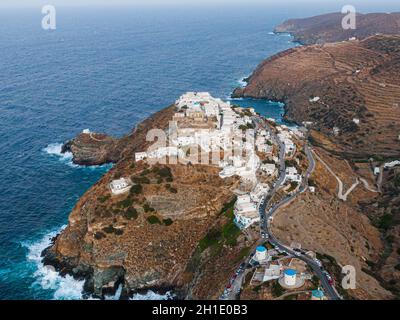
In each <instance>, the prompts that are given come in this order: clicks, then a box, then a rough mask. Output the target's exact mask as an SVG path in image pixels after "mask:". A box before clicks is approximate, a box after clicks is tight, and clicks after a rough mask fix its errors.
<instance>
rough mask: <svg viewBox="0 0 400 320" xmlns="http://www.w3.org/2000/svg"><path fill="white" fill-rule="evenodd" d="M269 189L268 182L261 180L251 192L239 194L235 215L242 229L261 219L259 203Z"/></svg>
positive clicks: (236, 221)
mask: <svg viewBox="0 0 400 320" xmlns="http://www.w3.org/2000/svg"><path fill="white" fill-rule="evenodd" d="M269 190H270V188H269V186H268V185H267V184H264V183H260V182H259V183H257V185H256V186H255V187H254V188H253V190H252V191H251V192H250V193H247V194H244V195H240V196H238V198H237V200H236V203H235V208H234V211H233V213H234V215H235V220H234V222H235V223H236V225H237V226H238V227H239V228H240V229H246V228H248V227H250V226H251V225H252V224H254V223H256V222H259V221H260V214H259V212H258V204H259V203H260V202H261V200H262V199H263V198H264V197H265V195H266V194H267V193H268V191H269Z"/></svg>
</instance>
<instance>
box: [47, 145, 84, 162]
mask: <svg viewBox="0 0 400 320" xmlns="http://www.w3.org/2000/svg"><path fill="white" fill-rule="evenodd" d="M62 146H63V144H62V143H50V144H49V145H48V146H47V147H46V148H44V149H43V151H44V152H46V153H47V154H49V155H52V156H57V157H59V159H60V161H62V162H65V163H67V164H68V165H69V166H72V167H79V166H78V165H76V164H74V163H73V162H72V157H73V155H72V153H71V152H65V153H61V150H62Z"/></svg>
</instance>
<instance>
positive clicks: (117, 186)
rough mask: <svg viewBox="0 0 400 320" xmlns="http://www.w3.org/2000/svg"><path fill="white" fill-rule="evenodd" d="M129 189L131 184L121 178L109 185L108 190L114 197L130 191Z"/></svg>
mask: <svg viewBox="0 0 400 320" xmlns="http://www.w3.org/2000/svg"><path fill="white" fill-rule="evenodd" d="M130 188H131V184H130V182H129V181H128V180H127V179H125V178H121V179H118V180H113V181H112V182H111V183H110V189H111V192H112V193H113V194H114V195H119V194H123V193H125V192H128V191H129V190H130Z"/></svg>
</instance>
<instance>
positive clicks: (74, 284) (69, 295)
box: [22, 226, 84, 300]
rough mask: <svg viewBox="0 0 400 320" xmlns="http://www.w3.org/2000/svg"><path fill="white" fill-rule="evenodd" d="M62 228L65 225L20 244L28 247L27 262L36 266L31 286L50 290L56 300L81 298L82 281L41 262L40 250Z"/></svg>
mask: <svg viewBox="0 0 400 320" xmlns="http://www.w3.org/2000/svg"><path fill="white" fill-rule="evenodd" d="M64 228H65V226H64V227H62V228H61V229H60V230H57V231H53V232H50V233H48V234H46V235H45V236H44V237H43V238H42V239H40V240H39V241H36V242H30V243H29V242H27V243H22V245H23V246H24V247H26V248H27V249H28V253H27V256H26V258H27V260H28V262H31V263H33V264H34V265H35V268H36V271H35V272H34V274H33V276H34V277H35V278H36V280H35V281H34V283H33V284H32V286H33V287H37V286H39V287H40V288H42V289H43V290H51V291H52V292H53V298H54V299H56V300H79V299H82V290H83V284H84V281H77V280H75V279H74V278H73V277H72V276H69V275H67V276H66V277H62V276H61V275H60V274H59V273H58V272H57V271H55V270H54V268H53V267H50V266H45V265H44V264H43V263H42V257H41V253H42V251H43V250H44V249H46V248H47V247H49V246H50V245H51V239H52V238H53V237H55V236H56V235H57V234H58V233H59V232H61V231H62V230H63V229H64Z"/></svg>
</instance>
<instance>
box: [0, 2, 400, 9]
mask: <svg viewBox="0 0 400 320" xmlns="http://www.w3.org/2000/svg"><path fill="white" fill-rule="evenodd" d="M399 1H400V0H0V6H1V7H36V6H41V5H44V4H52V5H62V6H82V5H84V6H87V5H90V6H92V5H102V6H104V5H108V6H117V5H177V4H180V5H182V4H185V5H210V4H212V5H223V4H225V5H233V4H235V5H240V4H243V5H247V6H248V5H252V4H257V5H260V4H268V5H271V4H276V5H279V6H282V5H285V4H296V5H298V4H300V3H302V2H304V3H317V4H318V6H323V4H329V5H330V6H331V5H334V4H337V5H338V7H339V6H341V5H345V4H352V5H355V6H357V5H360V6H363V7H366V6H368V5H372V6H373V7H379V6H381V7H382V11H384V9H385V6H386V5H387V6H392V7H393V6H395V5H396V4H397V5H398V6H399V11H400V4H399Z"/></svg>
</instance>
